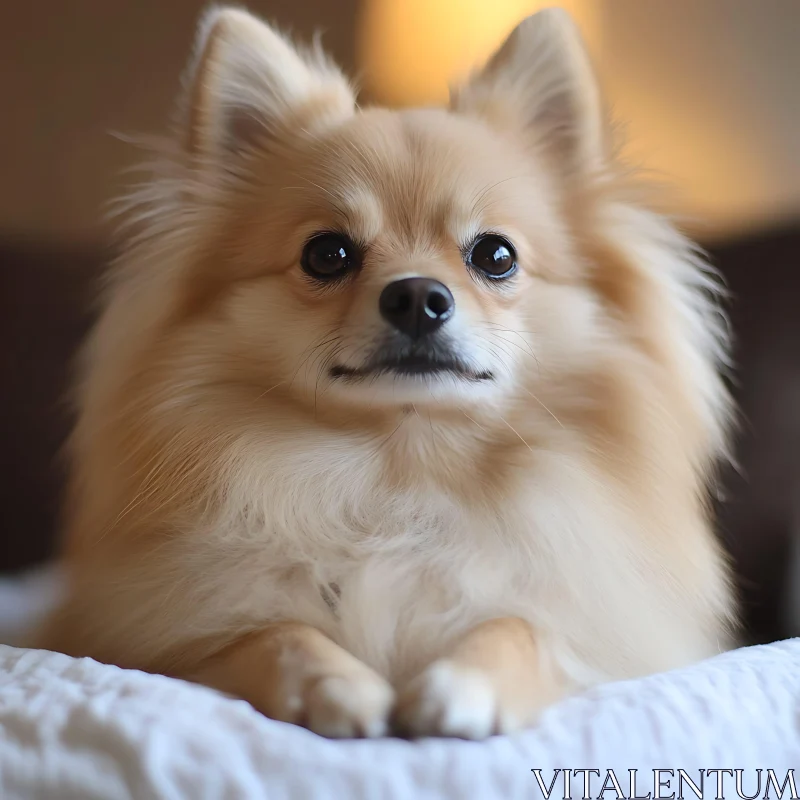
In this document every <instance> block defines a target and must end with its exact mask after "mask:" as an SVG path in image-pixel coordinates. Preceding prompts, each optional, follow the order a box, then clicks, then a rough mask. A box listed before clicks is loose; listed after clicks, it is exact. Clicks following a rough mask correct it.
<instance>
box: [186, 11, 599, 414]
mask: <svg viewBox="0 0 800 800" xmlns="http://www.w3.org/2000/svg"><path fill="white" fill-rule="evenodd" d="M185 112H186V119H185V122H184V126H185V127H184V129H185V141H184V142H183V147H184V149H185V155H186V163H187V164H188V166H189V173H190V174H191V176H192V177H191V180H190V181H188V182H187V181H185V182H184V184H183V187H182V188H183V191H188V192H189V193H190V194H191V193H192V192H194V198H193V203H194V208H195V213H196V214H197V213H205V214H207V215H208V217H207V218H208V219H209V220H210V221H209V222H208V223H204V225H203V228H204V229H203V231H202V237H203V239H204V241H203V246H202V249H203V252H202V253H200V254H198V255H196V256H195V257H194V260H195V261H197V262H200V263H201V264H202V267H201V268H198V269H196V270H195V271H194V273H193V274H192V275H191V277H190V279H189V283H190V286H189V292H190V293H195V294H198V295H200V294H202V293H203V291H206V293H207V295H208V296H213V297H214V299H215V301H220V298H223V299H222V301H220V302H221V303H222V306H223V307H224V312H223V314H222V315H221V316H217V317H216V318H215V319H216V321H217V328H216V332H215V337H216V338H217V344H218V345H219V346H222V345H223V344H224V346H225V347H227V348H228V356H229V357H230V360H231V363H233V362H235V363H238V364H240V365H241V364H242V363H243V362H247V364H248V367H247V368H248V369H250V370H252V371H254V372H260V374H261V375H262V378H263V381H264V382H271V383H272V384H273V385H275V386H281V385H282V386H283V389H285V390H287V391H291V392H294V393H298V392H299V393H301V394H303V395H304V396H305V397H306V398H308V397H310V396H311V395H312V394H313V395H314V397H315V399H316V400H318V399H319V398H320V397H324V398H325V403H326V404H331V403H334V404H349V405H353V404H356V405H361V404H365V405H367V404H368V405H369V406H377V407H381V406H383V407H385V406H391V405H395V406H406V407H407V406H409V405H410V404H436V405H438V406H440V407H442V406H444V407H447V406H458V407H462V408H463V407H467V406H473V405H475V404H478V403H482V404H485V403H487V402H488V403H492V402H497V401H499V400H500V398H506V397H509V396H510V395H512V394H513V393H514V392H515V391H516V390H517V389H519V388H520V385H521V384H522V383H524V382H525V379H526V376H530V375H532V374H533V373H535V372H536V371H537V370H538V369H539V368H540V362H539V359H540V353H539V351H540V350H543V349H546V348H547V347H548V346H550V345H548V342H550V343H551V344H552V345H553V346H555V347H556V348H561V350H562V351H563V350H564V346H565V343H567V342H573V344H572V345H570V347H572V348H573V349H574V350H575V351H576V352H581V351H585V346H584V343H583V342H582V341H581V339H582V336H583V334H584V333H588V330H587V328H588V327H590V326H588V325H587V320H586V315H587V314H588V313H589V310H588V307H587V304H586V303H585V302H583V300H585V297H584V287H583V285H582V283H581V281H582V280H583V277H584V276H583V272H584V271H583V268H582V266H581V264H580V258H579V257H577V255H576V253H575V250H574V247H573V237H572V234H571V233H570V230H569V224H568V222H567V216H568V215H569V214H574V213H580V211H579V209H576V208H570V203H571V202H572V199H573V195H572V193H571V192H570V190H569V187H570V186H572V185H576V184H579V185H581V186H584V187H585V186H587V185H590V184H591V182H592V181H593V180H594V179H595V177H596V175H597V174H598V173H599V172H600V171H601V170H602V166H603V151H604V142H603V128H602V124H601V119H602V117H601V113H600V108H599V100H598V93H597V89H596V86H595V83H594V80H593V78H592V73H591V70H590V68H589V65H588V61H587V58H586V56H585V54H584V51H583V48H582V46H581V44H580V40H579V37H578V34H577V32H576V30H575V28H574V26H573V24H572V23H571V21H570V20H569V18H568V17H567V16H566V15H565V14H564V13H562V12H560V11H547V12H542V13H540V14H538V15H536V16H534V17H531V18H529V19H528V20H526V21H525V22H523V23H522V24H521V25H520V26H519V27H518V28H517V29H516V31H514V33H513V34H512V35H511V37H510V38H509V39H508V41H507V42H506V43H505V44H504V45H503V47H502V48H501V49H500V50H499V51H498V52H497V54H496V55H495V56H494V57H493V58H492V59H491V61H490V62H489V63H488V65H487V66H486V67H485V68H484V69H483V70H482V71H481V72H479V73H478V74H476V75H475V76H474V77H473V79H472V80H471V81H469V82H468V83H467V84H466V85H465V86H464V87H462V88H461V89H460V90H458V91H455V92H454V93H453V98H452V101H451V103H450V107H449V108H447V109H424V110H411V111H387V110H383V109H371V108H367V109H359V108H357V107H356V103H355V98H354V95H353V92H352V90H351V88H350V86H349V85H348V83H347V82H346V81H345V79H344V78H343V77H342V75H341V74H340V73H339V71H338V70H337V69H336V68H335V67H332V66H331V65H330V64H329V63H328V62H327V60H326V59H325V58H324V57H323V56H322V55H321V54H320V53H319V52H318V51H316V50H309V51H302V50H298V49H296V48H295V47H294V46H292V45H291V44H290V43H289V42H287V40H286V39H284V38H283V37H281V36H280V35H278V34H277V33H276V32H275V31H273V30H272V29H271V28H269V27H268V26H266V25H265V24H264V23H262V22H261V21H259V20H257V19H255V18H254V17H252V16H250V15H249V14H247V13H246V12H243V11H238V10H230V9H223V10H218V11H214V12H213V13H212V14H211V15H210V16H209V17H208V18H207V19H206V21H205V24H204V25H203V27H202V30H201V36H200V41H199V45H198V52H197V56H196V60H195V64H194V65H193V68H192V70H191V73H190V86H189V91H188V93H187V107H186V109H185ZM198 208H199V209H200V211H199V212H198V211H197V209H198ZM209 212H210V213H209ZM203 287H205V289H204V288H203ZM576 298H577V304H576ZM197 303H198V304H199V305H200V306H202V304H203V301H202V300H198V301H197ZM190 305H191V304H190ZM220 320H222V321H223V322H222V323H221V324H222V327H221V328H220ZM568 349H569V348H568ZM568 355H569V354H568V353H567V352H566V351H564V352H561V354H560V357H562V358H563V357H565V356H568ZM283 389H282V390H283Z"/></svg>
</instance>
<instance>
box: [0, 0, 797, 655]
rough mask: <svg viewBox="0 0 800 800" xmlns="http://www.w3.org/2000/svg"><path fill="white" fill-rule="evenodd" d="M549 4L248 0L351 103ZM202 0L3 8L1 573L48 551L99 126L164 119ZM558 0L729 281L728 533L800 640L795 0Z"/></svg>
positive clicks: (757, 626)
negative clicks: (731, 423)
mask: <svg viewBox="0 0 800 800" xmlns="http://www.w3.org/2000/svg"><path fill="white" fill-rule="evenodd" d="M554 4H558V3H537V2H533V1H532V0H249V1H248V2H246V5H247V6H248V7H249V8H251V10H253V11H255V12H257V13H259V14H261V15H263V16H264V17H266V18H267V19H270V20H272V21H275V22H277V23H278V24H279V25H280V26H281V27H282V28H284V29H285V30H288V31H290V32H292V33H294V34H295V35H297V36H299V37H301V38H310V37H311V36H312V35H313V34H314V32H315V31H321V32H322V33H323V41H324V43H325V45H326V47H327V49H328V50H329V51H330V52H331V53H332V54H333V55H334V57H335V58H336V59H337V60H338V61H339V63H340V64H341V65H342V66H343V67H344V68H345V69H346V70H347V71H348V72H349V73H350V74H351V75H352V76H354V77H355V78H357V80H358V81H359V83H360V85H361V87H362V90H363V96H364V97H365V98H366V99H367V100H372V101H377V102H385V103H389V104H392V105H416V104H427V103H431V102H436V101H439V100H441V99H443V98H444V97H446V94H447V84H448V81H449V80H452V79H457V78H458V77H459V76H463V75H465V74H466V73H467V72H468V71H469V69H470V67H471V66H472V65H474V64H476V63H479V62H480V61H482V60H483V59H485V58H486V56H487V55H488V54H489V53H490V52H491V51H492V49H493V48H494V47H495V46H496V45H498V44H499V42H500V41H502V39H503V38H504V36H505V35H506V34H507V33H508V32H509V31H510V29H511V28H512V27H513V26H514V24H515V23H516V22H518V21H519V20H520V19H521V18H523V17H524V16H526V15H527V14H529V13H532V12H534V11H536V10H537V9H538V8H540V7H542V6H544V5H554ZM205 5H206V4H205V3H203V2H198V1H197V0H169V2H164V1H163V0H70V2H54V0H49V1H46V0H28V2H26V3H14V4H12V3H4V4H3V7H2V9H1V10H0V102H1V105H0V109H2V111H1V112H0V120H2V122H1V123H0V330H2V334H3V336H2V342H3V345H2V348H0V384H1V385H2V387H3V391H2V395H0V412H1V413H0V437H1V438H0V444H1V446H0V515H2V516H0V571H2V572H7V573H10V572H15V571H18V570H22V569H25V568H28V567H31V566H35V565H36V564H39V563H42V562H43V561H45V560H47V559H48V558H49V557H50V556H51V555H52V553H53V548H54V543H55V540H56V531H57V517H58V512H57V509H58V503H59V495H60V490H61V485H62V480H63V471H62V467H61V464H60V462H59V458H58V452H59V449H60V447H61V444H62V442H63V439H64V436H65V433H66V431H67V430H68V427H69V414H68V408H67V406H66V403H65V395H66V387H67V385H68V378H69V371H70V362H71V360H72V357H73V355H74V352H75V349H76V347H77V345H78V343H79V341H80V339H81V337H82V336H83V334H84V332H85V330H86V329H87V327H88V325H89V324H90V322H91V318H92V306H91V299H92V297H93V289H94V283H95V278H96V276H97V275H98V273H99V271H100V270H101V268H102V266H103V264H104V263H105V262H106V261H107V259H108V256H109V254H110V253H111V252H113V246H114V241H113V231H112V229H111V228H110V226H109V225H108V223H107V222H106V221H105V220H104V214H105V211H106V206H107V203H108V202H109V200H110V199H112V198H113V197H114V196H115V195H116V194H118V193H119V192H120V191H121V190H123V189H124V186H125V184H126V180H127V179H126V177H125V175H124V174H123V171H124V170H125V169H126V168H127V167H130V166H132V165H134V164H135V163H136V160H137V157H138V154H137V152H136V150H135V149H134V148H132V147H131V146H130V145H128V144H126V143H125V142H124V141H123V140H122V139H121V138H119V137H115V136H114V135H112V134H114V133H122V134H132V133H133V134H135V133H142V132H161V131H163V130H164V128H165V126H166V122H167V120H168V117H169V114H170V111H171V108H172V103H173V100H174V98H175V95H176V93H177V91H178V88H179V78H180V73H181V70H182V68H183V66H184V63H185V61H186V59H187V58H188V54H189V52H190V48H191V44H192V39H193V35H194V26H195V23H196V20H197V17H198V15H199V14H200V13H201V12H202V10H203V8H204V6H205ZM560 5H562V6H564V7H566V8H567V9H568V10H570V11H571V12H572V13H573V15H574V16H575V18H576V19H577V21H578V22H579V24H580V26H581V27H582V29H583V31H584V35H585V38H586V40H587V43H588V45H589V48H590V50H591V52H592V55H593V57H594V60H595V63H596V64H597V67H598V70H599V72H600V75H601V81H602V83H603V86H604V89H605V92H606V96H607V99H608V101H609V105H610V107H611V109H612V112H613V113H614V115H615V116H616V117H617V118H618V119H620V120H622V121H624V122H625V131H626V135H627V138H628V145H627V149H626V153H625V155H626V156H627V157H628V158H629V159H630V160H631V161H632V162H634V163H635V164H637V165H640V166H642V167H644V168H646V169H647V170H649V171H651V173H652V174H653V175H654V176H655V177H657V178H663V180H665V181H668V182H669V184H670V186H671V189H670V202H671V205H672V207H673V208H674V209H675V211H676V213H677V214H678V215H679V216H680V218H681V219H682V220H683V221H684V227H685V228H686V229H687V230H688V231H689V232H690V233H691V234H692V235H694V236H695V237H696V238H697V239H698V240H699V241H700V243H701V244H702V245H703V246H705V247H706V248H707V249H708V251H709V252H710V254H711V258H712V260H713V262H714V263H715V265H716V266H717V267H718V268H719V269H720V270H721V272H722V273H723V275H724V276H725V278H726V280H727V282H728V284H729V287H730V291H731V295H732V301H731V317H732V321H733V326H734V333H735V337H736V359H737V363H738V369H737V373H736V376H735V385H734V391H735V393H736V395H737V398H738V400H739V402H740V404H741V406H742V409H743V419H742V425H741V430H740V433H739V437H738V443H737V452H738V456H739V462H740V468H739V470H738V471H736V472H734V471H731V472H730V474H729V475H726V480H725V491H724V496H723V497H722V498H721V502H720V509H719V511H720V526H719V527H720V534H721V536H722V537H723V540H724V541H725V543H726V545H727V546H728V548H729V549H730V552H731V555H732V558H733V560H734V562H735V565H736V569H737V581H738V585H739V589H740V594H741V596H742V598H743V602H744V607H745V622H746V626H747V635H748V638H749V640H750V641H768V640H771V639H775V638H779V637H783V636H786V635H788V634H790V633H800V630H799V629H798V628H797V627H796V625H797V623H796V622H795V621H794V618H793V616H792V614H791V597H792V587H793V586H795V587H796V586H800V572H798V573H797V580H796V581H794V582H792V581H790V578H789V576H790V575H791V573H792V570H791V567H790V564H791V562H792V558H793V548H794V544H793V543H794V541H795V538H800V536H798V537H795V533H800V532H798V531H797V530H796V529H797V528H798V527H799V526H798V523H800V90H798V88H797V81H798V77H800V47H799V46H798V40H797V33H798V31H800V2H797V0H759V2H753V0H703V2H697V0H565V2H563V3H560ZM134 333H135V332H132V335H133V334H134ZM797 564H798V565H800V559H799V560H797ZM797 597H798V601H797V603H796V606H797V608H798V611H800V594H798V595H797ZM798 617H800V615H798Z"/></svg>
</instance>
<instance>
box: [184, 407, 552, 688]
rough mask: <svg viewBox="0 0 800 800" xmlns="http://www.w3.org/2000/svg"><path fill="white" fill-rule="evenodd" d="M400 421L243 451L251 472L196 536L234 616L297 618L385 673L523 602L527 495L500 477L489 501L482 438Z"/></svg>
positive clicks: (527, 572) (286, 437)
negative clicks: (362, 434)
mask: <svg viewBox="0 0 800 800" xmlns="http://www.w3.org/2000/svg"><path fill="white" fill-rule="evenodd" d="M404 428H406V423H404V425H403V426H401V427H400V428H399V429H397V430H396V431H395V432H394V433H390V434H389V436H388V437H387V436H386V435H384V436H382V437H372V438H360V439H356V438H349V437H347V436H344V435H334V434H330V435H327V436H320V434H319V433H318V432H317V433H307V434H306V433H300V434H298V433H297V432H295V433H292V432H291V431H290V430H287V432H286V433H285V434H283V435H280V436H273V437H272V438H271V440H270V441H269V442H268V443H260V444H258V445H257V446H255V447H252V448H251V449H249V452H248V453H247V455H246V456H244V457H242V456H241V455H240V457H239V465H240V468H239V470H238V474H239V475H241V476H245V475H246V476H247V477H248V480H247V481H246V482H245V481H239V482H237V483H235V484H231V486H230V487H229V491H228V492H227V496H228V498H229V499H228V503H227V506H226V508H225V510H224V513H223V515H222V518H221V519H220V520H218V521H217V522H216V524H215V525H214V526H213V527H212V530H210V531H208V533H207V535H206V536H205V537H204V538H205V543H206V545H207V556H208V559H209V562H213V571H214V573H215V576H217V578H216V581H215V583H216V586H217V587H218V589H219V592H221V593H223V594H224V595H226V602H225V603H224V607H225V608H226V609H227V610H228V611H229V613H230V614H231V616H232V617H234V618H236V619H237V620H238V621H239V622H240V623H244V624H257V623H258V622H260V621H262V620H266V619H270V618H292V619H297V620H299V621H303V622H308V623H310V624H313V625H315V626H317V627H319V628H321V629H322V630H323V631H325V632H326V633H328V634H329V635H330V636H331V637H332V638H333V639H334V640H336V641H338V642H340V643H341V644H342V645H344V646H345V647H347V649H349V650H350V651H351V652H353V653H354V654H355V655H357V656H359V657H360V658H362V659H364V660H365V661H367V662H368V663H370V664H372V665H374V666H375V667H377V668H378V669H380V670H381V671H382V672H384V673H387V674H393V673H395V672H397V671H400V672H405V671H406V670H407V669H412V670H413V669H414V668H415V667H418V666H419V665H421V664H422V663H424V662H425V661H426V660H429V659H430V658H431V657H432V656H433V655H435V654H436V651H438V650H441V649H443V648H444V647H445V646H446V644H447V643H448V642H449V641H451V640H452V639H453V638H454V637H456V636H458V635H459V634H460V633H462V632H463V631H464V630H466V629H467V628H468V627H469V626H471V625H474V624H475V623H476V622H479V621H481V620H482V619H486V618H491V617H494V616H498V615H502V614H508V613H513V612H514V611H515V609H517V613H521V610H522V609H523V608H524V607H526V606H530V604H531V601H532V598H531V597H530V593H529V591H528V590H529V589H530V587H531V585H532V584H531V578H532V576H533V574H534V573H535V571H536V569H535V565H534V564H533V563H531V557H532V554H533V550H532V549H531V542H532V539H533V538H535V537H532V535H531V531H528V530H522V528H523V527H528V528H529V527H530V526H531V525H533V524H534V522H533V520H532V519H530V518H529V519H528V521H527V522H524V519H525V516H526V515H525V513H524V506H525V505H526V502H525V497H524V493H521V492H520V491H519V490H518V489H517V488H516V487H514V486H511V485H509V488H508V491H507V493H506V495H505V496H504V497H503V501H502V502H501V503H497V502H496V501H494V502H490V501H489V499H488V496H487V493H485V492H483V491H482V489H481V473H482V472H483V471H484V470H485V469H486V464H485V463H484V460H483V458H482V453H483V452H484V450H485V449H484V448H483V447H478V446H476V445H475V444H474V440H473V443H467V442H465V440H464V439H463V438H461V437H459V436H457V435H453V434H452V432H451V433H448V431H447V430H446V429H443V428H442V427H439V426H437V425H436V424H435V423H431V422H430V421H429V420H428V419H427V418H417V417H414V418H413V419H410V420H408V426H407V429H404ZM398 464H401V465H403V466H404V468H405V469H406V470H408V471H407V472H406V473H405V474H400V473H399V471H398ZM256 476H257V477H256ZM470 485H471V486H472V491H471V494H465V493H464V491H463V489H464V487H468V486H470ZM196 544H197V541H196V540H195V542H194V544H193V546H194V545H196ZM534 549H535V548H534ZM526 592H527V593H528V596H527V597H524V596H523V595H525V594H526ZM213 605H214V607H215V608H220V607H221V606H222V605H223V604H220V603H218V602H216V601H215V603H214V604H213ZM517 607H518V608H517Z"/></svg>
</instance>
